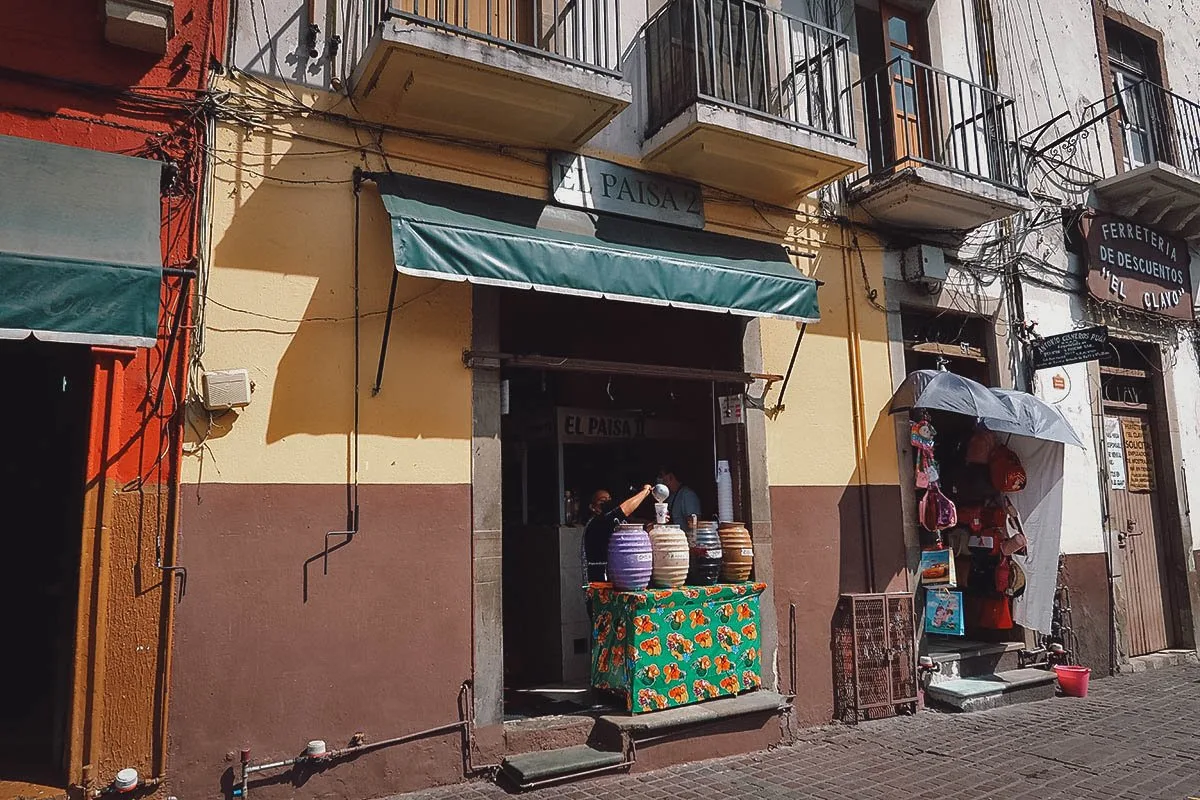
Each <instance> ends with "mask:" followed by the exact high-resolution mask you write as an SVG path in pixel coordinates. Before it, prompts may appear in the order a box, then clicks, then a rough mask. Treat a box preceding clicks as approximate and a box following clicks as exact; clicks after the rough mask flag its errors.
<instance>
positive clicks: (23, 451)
mask: <svg viewBox="0 0 1200 800" xmlns="http://www.w3.org/2000/svg"><path fill="white" fill-rule="evenodd" d="M0 373H3V374H4V375H5V376H6V377H7V381H6V387H5V390H4V391H3V392H0V419H3V420H4V421H5V422H6V423H7V434H6V436H5V446H4V450H3V457H2V458H0V472H2V476H0V508H3V509H4V514H5V520H4V528H5V531H4V533H5V536H4V547H5V551H4V558H3V559H0V608H3V609H4V615H3V617H2V618H0V637H3V641H4V642H5V644H6V648H5V657H4V658H3V660H2V662H0V783H5V782H15V783H18V784H21V783H29V784H37V785H41V786H55V787H64V786H65V785H66V777H67V776H66V765H65V754H66V742H67V727H68V725H69V709H70V692H71V680H72V663H73V655H74V642H75V625H76V613H77V609H76V606H77V602H78V590H79V561H80V546H81V545H80V543H81V541H82V525H83V502H84V482H85V479H86V459H87V442H88V424H89V416H90V406H91V397H92V381H91V351H90V349H89V348H87V347H84V346H80V345H67V344H55V343H46V342H37V341H33V340H27V341H0Z"/></svg>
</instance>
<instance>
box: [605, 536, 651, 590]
mask: <svg viewBox="0 0 1200 800" xmlns="http://www.w3.org/2000/svg"><path fill="white" fill-rule="evenodd" d="M653 565H654V553H653V550H652V549H651V547H650V536H649V535H648V534H647V533H646V530H645V529H644V528H643V527H642V526H641V525H634V524H632V523H628V522H623V523H621V524H620V525H618V526H617V529H616V530H615V531H613V535H612V536H611V537H610V538H609V540H608V579H609V580H610V581H612V585H613V588H615V589H617V590H619V591H622V592H637V591H641V590H642V589H645V588H646V587H647V586H649V585H650V574H651V572H652V568H653Z"/></svg>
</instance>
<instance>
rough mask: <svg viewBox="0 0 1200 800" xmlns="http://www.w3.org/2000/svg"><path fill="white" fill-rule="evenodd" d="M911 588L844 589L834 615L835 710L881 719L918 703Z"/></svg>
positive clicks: (840, 715)
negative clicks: (853, 591)
mask: <svg viewBox="0 0 1200 800" xmlns="http://www.w3.org/2000/svg"><path fill="white" fill-rule="evenodd" d="M916 652H917V647H916V619H915V617H914V615H913V597H912V595H910V594H843V595H842V596H841V599H840V600H839V601H838V607H837V611H836V612H835V614H834V619H833V661H834V705H835V708H834V716H835V717H836V718H837V719H840V720H841V721H842V722H857V721H859V720H862V719H881V718H883V717H892V716H895V715H896V714H898V713H901V712H905V711H907V712H909V713H912V712H915V711H916V708H917V678H916V675H917V663H916V658H917V656H916Z"/></svg>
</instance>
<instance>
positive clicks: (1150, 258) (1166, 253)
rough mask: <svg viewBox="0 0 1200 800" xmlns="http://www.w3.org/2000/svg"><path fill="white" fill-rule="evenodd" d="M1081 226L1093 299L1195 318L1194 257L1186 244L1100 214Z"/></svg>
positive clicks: (1087, 217) (1091, 215)
mask: <svg viewBox="0 0 1200 800" xmlns="http://www.w3.org/2000/svg"><path fill="white" fill-rule="evenodd" d="M1079 225H1080V232H1081V233H1082V234H1083V241H1084V245H1085V248H1086V252H1087V259H1088V291H1089V293H1091V295H1092V297H1095V298H1096V299H1097V300H1103V301H1105V302H1109V303H1116V304H1118V305H1122V306H1128V307H1130V308H1136V309H1138V310H1139V311H1143V312H1145V313H1148V314H1157V315H1160V316H1166V317H1173V318H1175V319H1183V320H1191V319H1192V316H1193V314H1192V281H1191V276H1190V274H1189V273H1190V268H1191V254H1190V253H1189V252H1188V248H1187V243H1186V242H1184V241H1183V240H1181V239H1177V238H1175V237H1173V236H1168V235H1167V234H1164V233H1162V232H1161V231H1157V230H1155V229H1154V228H1151V227H1148V226H1146V225H1141V224H1139V223H1137V222H1133V221H1131V220H1127V219H1122V218H1121V217H1114V216H1110V215H1108V214H1101V213H1096V212H1089V213H1087V214H1085V215H1084V216H1083V217H1082V219H1081V220H1080V223H1079Z"/></svg>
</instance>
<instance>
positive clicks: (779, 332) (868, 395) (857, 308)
mask: <svg viewBox="0 0 1200 800" xmlns="http://www.w3.org/2000/svg"><path fill="white" fill-rule="evenodd" d="M804 233H806V234H807V235H808V236H809V237H811V238H809V239H808V240H807V241H804V240H801V241H800V242H798V243H797V247H798V248H799V249H802V250H809V251H810V252H815V253H816V254H817V257H816V258H815V259H811V260H810V259H804V260H802V261H801V262H800V263H801V265H802V266H804V265H806V264H807V267H806V271H807V272H808V273H809V274H810V275H811V276H813V277H815V278H817V279H819V280H821V281H823V282H824V286H822V287H821V290H820V295H819V296H820V303H821V321H820V322H819V323H817V324H815V325H809V326H808V330H807V332H806V333H805V336H804V341H803V343H802V344H801V346H800V352H799V355H798V357H797V359H796V365H795V368H794V369H793V373H792V380H791V383H790V385H789V386H788V389H787V394H786V396H785V397H784V401H785V404H786V408H785V409H784V410H782V411H781V412H779V413H778V414H776V415H774V416H773V418H768V422H767V448H768V458H767V473H768V478H769V480H770V483H771V485H772V486H848V485H854V484H863V485H865V484H872V485H884V484H896V483H898V482H899V468H898V462H897V455H896V440H895V432H894V428H893V425H892V420H891V418H890V417H888V415H887V408H886V407H887V402H888V400H889V399H890V398H891V395H892V391H893V386H892V376H891V366H890V357H889V352H888V338H887V315H886V314H885V313H884V312H883V311H881V310H879V308H877V307H876V306H875V305H873V304H872V302H871V301H870V300H869V299H868V295H867V284H866V282H864V280H863V269H864V264H865V268H866V272H867V278H868V279H869V283H870V286H871V288H873V289H875V290H877V291H878V292H879V294H878V296H877V297H876V298H875V303H877V304H879V305H880V306H883V305H884V303H885V298H884V295H883V265H882V251H881V250H879V249H878V244H877V243H876V242H874V241H873V240H871V239H870V238H869V237H867V236H866V235H865V234H860V235H859V240H860V241H859V245H860V246H861V248H862V261H861V262H860V260H859V253H858V251H857V250H856V249H855V248H854V247H853V246H851V240H850V234H849V232H848V231H847V232H846V233H843V230H842V229H841V228H839V227H837V226H836V225H832V226H830V225H826V224H823V223H819V222H816V221H812V220H810V221H808V225H807V227H806V228H805V230H804ZM797 332H798V325H796V324H794V323H788V322H783V321H779V320H766V321H764V322H763V325H762V347H763V366H764V371H765V372H768V373H776V374H783V373H785V372H786V371H787V366H788V361H789V359H790V358H791V355H792V350H793V348H794V346H795V342H796V334H797ZM778 391H779V387H778V386H776V387H775V388H773V389H772V391H771V393H769V394H768V395H767V398H766V400H767V406H768V407H770V406H771V405H772V404H773V402H774V400H775V399H777V397H778ZM856 409H857V410H858V415H859V419H858V420H856V415H855V410H856ZM856 436H857V439H856ZM856 442H857V443H858V444H857V446H856Z"/></svg>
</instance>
